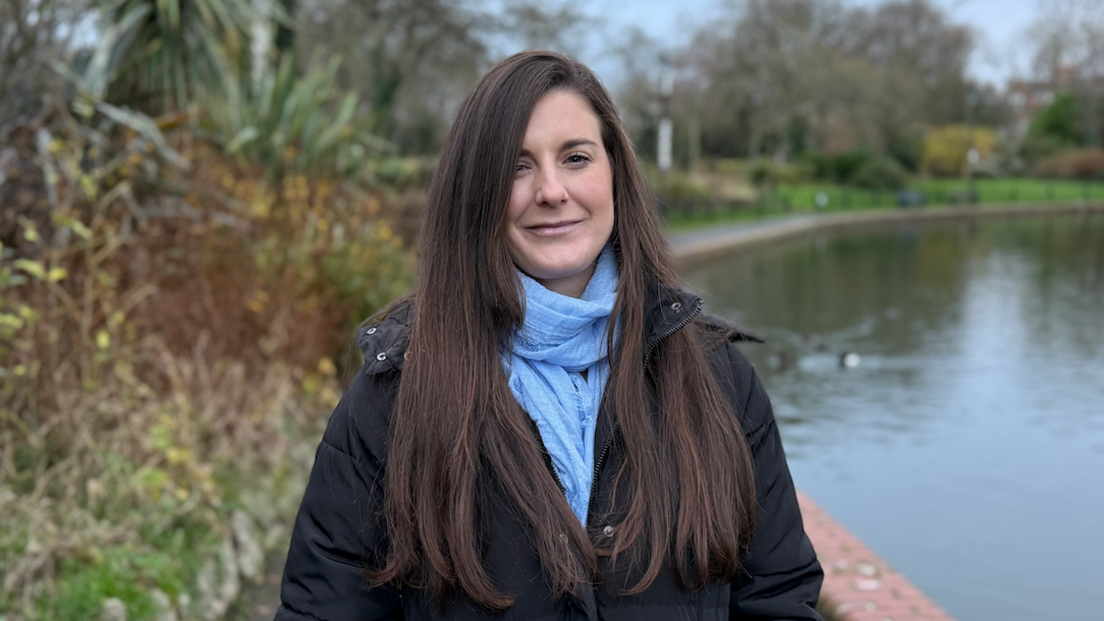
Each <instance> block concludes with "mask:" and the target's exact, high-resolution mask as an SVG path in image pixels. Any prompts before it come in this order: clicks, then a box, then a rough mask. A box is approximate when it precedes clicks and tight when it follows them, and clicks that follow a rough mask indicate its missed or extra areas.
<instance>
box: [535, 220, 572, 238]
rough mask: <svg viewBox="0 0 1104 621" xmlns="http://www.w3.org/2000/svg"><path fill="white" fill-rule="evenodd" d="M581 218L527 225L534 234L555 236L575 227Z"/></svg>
mask: <svg viewBox="0 0 1104 621" xmlns="http://www.w3.org/2000/svg"><path fill="white" fill-rule="evenodd" d="M580 222H581V220H560V221H558V222H547V223H544V224H535V225H532V226H528V227H526V229H527V230H528V231H529V232H531V233H533V234H534V235H540V236H549V237H551V236H553V235H563V234H564V233H568V232H570V231H571V230H572V229H574V228H575V227H576V226H577V225H578V224H579V223H580Z"/></svg>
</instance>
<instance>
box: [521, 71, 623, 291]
mask: <svg viewBox="0 0 1104 621" xmlns="http://www.w3.org/2000/svg"><path fill="white" fill-rule="evenodd" d="M612 232H613V172H612V170H611V167H610V161H609V156H607V155H606V148H605V145H604V144H602V131H601V123H600V122H599V121H598V116H597V115H596V114H594V111H593V110H592V109H591V107H590V104H589V103H587V101H586V100H585V99H583V98H582V97H581V96H579V95H577V94H576V93H573V92H568V91H557V92H553V93H549V94H548V95H545V96H544V97H543V98H542V99H541V100H540V101H538V102H537V105H536V107H535V108H533V115H532V116H531V117H530V118H529V125H528V127H527V128H526V130H525V138H524V140H523V141H522V144H521V155H520V156H519V157H518V162H517V170H516V172H515V173H514V186H513V189H512V191H511V193H510V205H509V207H508V208H507V210H506V243H507V245H508V247H509V250H510V257H511V258H513V260H514V263H515V264H516V265H517V266H518V267H519V268H520V269H521V270H522V271H523V272H525V273H526V274H528V275H529V276H530V277H532V278H533V279H534V280H536V281H537V282H539V283H541V284H542V285H544V286H545V287H546V288H547V289H549V290H551V291H555V292H557V293H561V294H563V295H569V296H572V297H579V296H581V295H582V294H583V291H584V290H586V286H587V283H588V282H590V276H591V274H593V273H594V267H595V264H596V262H597V259H598V255H599V253H601V252H602V248H603V247H604V246H605V245H606V241H608V240H609V238H610V234H611V233H612Z"/></svg>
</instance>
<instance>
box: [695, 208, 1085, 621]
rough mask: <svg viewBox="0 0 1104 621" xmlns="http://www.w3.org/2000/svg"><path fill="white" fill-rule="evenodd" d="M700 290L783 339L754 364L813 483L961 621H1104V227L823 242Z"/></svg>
mask: <svg viewBox="0 0 1104 621" xmlns="http://www.w3.org/2000/svg"><path fill="white" fill-rule="evenodd" d="M685 276H686V278H687V280H688V281H689V283H690V285H691V288H692V289H694V290H696V291H697V292H698V293H699V294H702V295H703V297H704V298H705V300H706V309H707V310H708V311H710V312H713V313H717V314H720V315H724V316H727V317H728V318H730V319H733V320H735V321H737V322H738V323H740V324H741V325H743V326H745V327H747V328H749V329H751V330H752V331H756V332H758V333H760V334H762V335H763V336H764V337H766V338H767V340H768V343H767V344H765V345H755V346H747V347H745V348H744V350H745V352H747V353H748V355H749V356H750V357H751V358H752V360H753V362H755V364H756V368H757V369H758V370H759V372H760V374H761V375H762V376H763V380H764V383H765V384H766V387H767V390H768V392H769V393H770V395H771V400H772V402H773V403H774V408H775V414H776V416H777V417H778V418H779V421H780V424H781V426H782V433H783V438H784V441H785V443H786V449H787V453H788V456H789V460H790V467H791V470H792V471H793V475H794V479H795V480H796V482H797V485H798V486H799V487H800V488H802V489H803V490H804V491H805V492H807V493H808V494H809V495H810V496H811V497H813V498H814V499H815V500H816V501H817V502H818V503H819V504H821V506H823V507H824V508H825V509H826V510H827V511H828V512H829V513H831V514H832V515H833V516H834V517H836V518H837V519H838V520H839V521H841V522H842V523H843V524H845V525H846V526H848V527H849V528H850V529H851V530H852V531H853V532H854V533H856V534H857V535H858V536H859V537H860V538H861V539H863V540H864V541H865V542H866V543H867V544H868V545H870V546H871V547H872V548H874V550H876V551H877V552H878V553H879V554H880V555H881V556H882V557H883V558H884V559H885V560H886V561H888V562H889V563H890V564H891V565H893V566H894V567H895V568H896V569H898V570H900V571H901V572H902V573H904V574H905V575H906V576H908V577H909V578H910V579H911V580H912V581H913V582H914V583H915V584H916V585H917V586H919V587H920V588H921V589H922V590H924V591H925V592H926V593H927V594H928V595H929V596H931V597H932V599H934V600H935V601H936V602H937V603H938V604H939V605H940V606H942V607H943V608H944V609H946V610H947V611H948V612H949V613H950V614H951V615H952V616H954V617H955V618H956V619H958V621H988V620H990V619H1001V620H1003V621H1016V620H1023V621H1035V620H1038V619H1096V618H1101V615H1102V614H1104V613H1102V612H1101V611H1104V217H1101V216H1095V217H1081V216H1070V217H1056V218H1052V219H1042V218H1015V219H1004V220H990V221H980V222H975V223H969V222H960V223H953V224H947V223H943V224H923V225H920V224H917V225H894V226H893V228H885V229H882V230H878V231H873V232H871V231H866V232H861V233H851V234H831V235H829V234H822V235H819V236H815V237H809V238H806V239H802V240H798V241H793V242H787V243H783V244H777V245H776V246H774V247H772V248H769V249H765V250H762V251H756V252H755V253H754V254H740V255H736V256H734V257H732V258H731V259H722V260H718V261H717V262H714V263H712V264H710V265H708V266H704V267H701V268H697V269H695V270H693V271H688V272H687V273H686V274H685ZM844 352H855V353H858V354H859V356H860V364H859V365H858V366H857V367H854V368H842V367H841V366H840V365H839V356H840V354H842V353H844Z"/></svg>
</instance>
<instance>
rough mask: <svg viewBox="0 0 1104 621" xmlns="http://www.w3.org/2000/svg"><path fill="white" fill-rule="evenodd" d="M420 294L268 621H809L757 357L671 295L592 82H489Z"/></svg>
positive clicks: (306, 507)
mask: <svg viewBox="0 0 1104 621" xmlns="http://www.w3.org/2000/svg"><path fill="white" fill-rule="evenodd" d="M418 274H419V284H418V286H417V288H416V290H415V293H414V294H413V295H412V296H410V298H409V299H406V300H402V301H399V302H397V303H396V304H395V305H393V306H392V308H391V309H389V311H386V312H385V318H383V319H382V320H379V321H378V322H377V323H374V324H372V325H370V326H368V327H366V328H364V329H362V331H361V336H360V338H359V344H360V346H361V348H362V349H363V350H364V351H365V359H366V364H365V366H364V367H363V368H362V369H361V371H360V372H359V373H358V374H357V376H356V378H355V380H354V381H353V383H352V385H351V386H350V388H349V390H348V391H347V392H346V394H345V397H344V398H343V400H342V402H341V403H340V405H338V407H337V410H336V411H335V412H334V415H333V418H332V419H331V421H330V424H329V428H328V429H327V431H326V434H325V437H324V438H323V440H322V443H321V446H320V447H319V449H318V455H317V458H316V460H317V461H316V463H315V467H314V471H313V473H312V475H311V481H310V484H309V485H308V487H307V491H306V494H305V496H304V499H303V504H302V507H301V508H300V511H299V517H298V519H297V521H296V525H295V530H294V533H293V536H292V543H291V550H290V552H289V555H288V560H287V566H286V569H285V573H284V581H283V590H282V602H283V605H282V606H281V608H280V611H279V612H278V613H277V619H278V620H291V619H302V620H306V619H322V620H325V621H338V620H345V619H402V618H406V619H486V618H496V619H590V620H597V619H606V620H615V619H633V620H634V621H641V620H647V619H726V618H728V619H819V617H818V616H817V615H816V613H815V612H814V610H813V606H814V604H815V602H816V598H817V594H818V591H819V588H820V581H821V577H822V575H821V570H820V567H819V565H818V564H817V562H816V558H815V554H814V552H813V549H812V546H811V545H810V543H809V541H808V539H807V538H806V537H805V534H804V530H803V528H802V524H801V516H800V513H799V511H798V508H797V503H796V499H795V496H794V488H793V484H792V482H791V480H790V476H789V471H788V469H787V467H786V463H785V457H784V455H783V452H782V447H781V443H780V441H779V436H778V430H777V427H776V426H775V423H774V418H773V415H772V413H771V409H770V404H769V402H768V400H767V397H766V395H765V394H764V392H763V389H762V387H761V386H760V384H759V382H758V380H757V379H756V377H755V374H754V371H753V370H752V368H751V366H750V365H749V364H748V362H747V360H746V359H745V358H744V357H743V356H742V355H741V354H740V353H739V352H738V351H737V350H736V348H735V347H734V345H733V342H734V341H738V340H741V339H746V338H747V337H745V336H744V335H743V334H741V333H740V332H738V331H736V330H734V329H732V328H730V327H729V326H727V325H726V324H724V323H723V322H721V321H719V320H716V319H713V318H709V317H705V316H702V315H700V310H701V301H700V300H699V299H697V298H696V297H694V296H692V295H690V294H687V293H685V292H683V291H681V290H679V289H678V288H677V287H676V286H675V284H674V283H676V282H677V279H676V277H675V275H674V273H673V271H672V269H671V263H670V259H669V256H668V249H667V246H666V243H665V241H664V239H663V237H662V233H661V228H660V223H659V221H658V219H657V216H656V212H655V209H654V206H653V202H652V200H651V198H650V197H649V193H648V190H647V186H646V183H645V181H644V178H643V176H642V174H641V172H640V169H639V166H638V163H637V160H636V156H635V155H634V154H633V151H632V148H631V146H630V143H629V140H628V138H627V137H626V135H625V132H624V130H623V128H622V127H621V124H620V122H619V120H618V118H617V116H616V112H615V110H614V106H613V103H612V101H611V99H610V97H609V95H608V93H606V91H605V90H604V89H603V88H602V86H601V85H600V84H599V82H598V80H597V79H596V78H595V76H594V75H593V74H592V73H591V72H590V71H589V70H588V69H587V68H586V67H584V66H582V65H581V64H579V63H577V62H575V61H573V60H570V59H568V58H565V57H563V56H560V55H557V54H552V53H548V52H526V53H522V54H517V55H515V56H512V57H510V58H507V59H506V60H503V61H502V62H500V63H498V64H497V65H495V66H494V67H493V68H492V69H491V70H490V71H489V72H488V73H487V74H486V75H485V76H483V78H482V79H481V80H480V81H479V83H478V84H477V85H476V87H475V89H474V91H473V92H472V93H471V94H470V95H469V97H468V99H467V100H466V101H465V103H464V105H463V107H462V108H461V110H460V113H459V115H458V117H457V119H456V121H455V124H454V125H453V127H452V130H451V131H450V133H449V136H448V138H447V140H446V144H445V147H444V150H443V152H442V154H441V159H440V162H439V164H438V168H437V172H436V173H435V175H434V177H433V180H432V182H431V184H430V187H429V197H428V206H427V211H426V217H425V221H424V224H423V229H422V243H421V254H420V265H419V272H418Z"/></svg>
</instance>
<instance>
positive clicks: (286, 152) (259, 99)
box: [201, 56, 387, 179]
mask: <svg viewBox="0 0 1104 621" xmlns="http://www.w3.org/2000/svg"><path fill="white" fill-rule="evenodd" d="M339 65H340V61H339V60H338V59H331V60H330V61H329V62H328V63H327V64H326V65H324V66H319V64H318V63H311V67H310V68H308V69H307V70H306V71H305V72H304V73H303V74H302V75H300V74H299V73H298V72H297V71H296V69H295V63H294V59H292V58H291V57H290V56H285V57H284V58H283V59H282V60H281V62H280V63H279V65H278V66H277V67H271V66H269V67H265V68H263V69H262V71H261V72H260V74H259V76H258V77H257V79H247V78H246V77H245V76H238V77H236V78H228V79H227V81H226V83H225V84H224V86H223V88H222V89H220V91H219V92H218V94H217V95H215V96H211V97H205V98H203V99H202V105H201V109H202V110H203V115H202V125H203V127H204V128H205V129H206V130H207V131H209V132H211V134H212V137H213V138H214V139H215V141H216V142H218V143H219V144H220V145H221V146H222V147H223V149H224V150H225V151H226V152H227V153H228V154H229V155H231V156H236V157H240V158H242V160H243V161H244V162H247V163H251V164H255V165H260V166H261V167H262V168H264V170H265V172H266V173H267V174H268V175H269V176H270V177H272V178H274V179H279V178H283V177H284V176H286V175H291V174H311V175H321V176H324V177H330V178H350V177H358V176H360V175H361V174H362V173H363V171H364V164H365V163H366V162H367V161H368V160H369V158H370V157H371V156H373V155H376V154H378V153H379V152H380V151H381V150H383V149H386V147H387V144H386V143H385V142H384V141H383V140H381V139H379V138H376V137H374V136H372V135H371V134H370V133H369V132H368V127H367V120H366V119H365V118H364V117H357V115H356V112H357V106H358V98H357V96H356V95H355V94H353V93H348V94H342V93H341V91H340V89H339V88H338V86H337V84H336V77H337V71H338V68H339Z"/></svg>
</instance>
